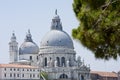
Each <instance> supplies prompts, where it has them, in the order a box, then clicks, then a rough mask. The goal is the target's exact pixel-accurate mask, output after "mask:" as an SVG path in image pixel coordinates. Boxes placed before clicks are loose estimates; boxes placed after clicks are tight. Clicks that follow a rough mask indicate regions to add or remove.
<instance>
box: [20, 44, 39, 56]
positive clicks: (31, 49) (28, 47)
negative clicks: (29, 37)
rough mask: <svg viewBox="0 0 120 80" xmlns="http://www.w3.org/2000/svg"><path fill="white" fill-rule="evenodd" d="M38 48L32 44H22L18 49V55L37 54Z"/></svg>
mask: <svg viewBox="0 0 120 80" xmlns="http://www.w3.org/2000/svg"><path fill="white" fill-rule="evenodd" d="M38 52H39V47H38V46H37V45H36V44H35V43H34V42H24V43H23V44H22V45H21V47H20V48H19V54H37V53H38Z"/></svg>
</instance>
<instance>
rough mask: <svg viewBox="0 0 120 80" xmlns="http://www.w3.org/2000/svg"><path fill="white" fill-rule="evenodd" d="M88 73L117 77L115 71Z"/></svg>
mask: <svg viewBox="0 0 120 80" xmlns="http://www.w3.org/2000/svg"><path fill="white" fill-rule="evenodd" d="M90 73H92V74H98V75H100V76H103V77H117V73H115V72H102V71H91V72H90Z"/></svg>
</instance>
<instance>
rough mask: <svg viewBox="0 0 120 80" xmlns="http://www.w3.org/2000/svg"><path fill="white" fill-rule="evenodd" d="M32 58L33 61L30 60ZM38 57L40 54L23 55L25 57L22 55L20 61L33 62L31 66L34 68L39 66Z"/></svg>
mask: <svg viewBox="0 0 120 80" xmlns="http://www.w3.org/2000/svg"><path fill="white" fill-rule="evenodd" d="M30 56H32V60H30ZM37 56H38V54H23V55H20V56H19V59H20V60H28V61H31V64H32V65H33V66H36V65H37V61H38V60H37Z"/></svg>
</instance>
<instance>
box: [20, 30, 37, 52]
mask: <svg viewBox="0 0 120 80" xmlns="http://www.w3.org/2000/svg"><path fill="white" fill-rule="evenodd" d="M38 52H39V47H38V46H37V45H36V43H34V42H33V40H32V35H31V33H30V30H28V34H27V35H26V38H25V41H24V42H23V44H22V45H21V46H20V48H19V54H38Z"/></svg>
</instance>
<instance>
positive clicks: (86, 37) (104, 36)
mask: <svg viewBox="0 0 120 80" xmlns="http://www.w3.org/2000/svg"><path fill="white" fill-rule="evenodd" d="M73 10H74V12H75V15H76V17H77V19H78V21H79V22H80V25H79V26H78V28H77V29H73V30H72V36H73V38H74V39H78V40H79V41H80V42H81V43H82V44H83V45H84V46H85V47H87V48H88V49H90V50H91V51H92V52H93V53H94V54H95V57H96V58H100V59H105V60H109V59H111V58H113V59H117V58H118V57H119V56H120V0H74V2H73Z"/></svg>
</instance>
